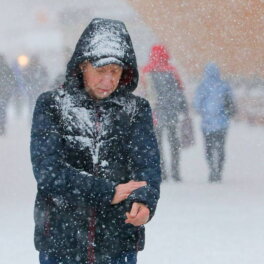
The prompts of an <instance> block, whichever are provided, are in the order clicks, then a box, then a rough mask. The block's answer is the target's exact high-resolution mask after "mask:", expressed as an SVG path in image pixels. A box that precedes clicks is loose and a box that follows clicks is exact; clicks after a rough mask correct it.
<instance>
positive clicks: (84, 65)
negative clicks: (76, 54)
mask: <svg viewBox="0 0 264 264" xmlns="http://www.w3.org/2000/svg"><path fill="white" fill-rule="evenodd" d="M87 64H88V62H87V61H84V62H82V63H81V64H79V69H80V70H81V72H84V71H85V69H86V67H87Z"/></svg>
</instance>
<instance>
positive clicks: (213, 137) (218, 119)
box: [194, 63, 235, 182]
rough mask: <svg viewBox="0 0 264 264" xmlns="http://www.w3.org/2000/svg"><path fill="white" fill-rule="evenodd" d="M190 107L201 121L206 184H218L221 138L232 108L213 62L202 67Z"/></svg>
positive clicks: (226, 87)
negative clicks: (207, 172) (207, 166)
mask: <svg viewBox="0 0 264 264" xmlns="http://www.w3.org/2000/svg"><path fill="white" fill-rule="evenodd" d="M194 107H195V109H196V110H197V112H198V113H199V114H200V115H201V118H202V131H203V135H204V140H205V150H206V158H207V161H208V165H209V168H210V175H209V181H210V182H220V181H221V180H222V171H223V165H224V160H225V150H224V146H225V138H226V133H227V129H228V126H229V121H230V118H231V117H232V116H233V115H234V113H235V105H234V101H233V95H232V90H231V88H230V86H229V84H228V83H227V82H226V81H224V80H222V79H221V77H220V70H219V68H218V66H217V65H216V64H215V63H208V64H207V65H206V66H205V69H204V76H203V79H202V81H201V83H200V84H199V86H198V88H197V90H196V94H195V98H194Z"/></svg>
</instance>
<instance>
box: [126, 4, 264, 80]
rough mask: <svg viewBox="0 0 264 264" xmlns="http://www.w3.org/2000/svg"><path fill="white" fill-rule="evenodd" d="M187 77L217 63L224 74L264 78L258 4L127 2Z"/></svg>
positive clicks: (263, 11) (262, 14)
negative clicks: (166, 48)
mask: <svg viewBox="0 0 264 264" xmlns="http://www.w3.org/2000/svg"><path fill="white" fill-rule="evenodd" d="M127 1H128V2H129V3H130V4H131V5H132V6H133V7H134V8H135V9H136V10H137V11H138V12H139V13H140V14H141V17H142V18H143V19H144V21H145V22H146V23H147V24H148V25H149V26H151V27H152V29H153V30H154V32H155V33H156V34H157V36H158V38H159V40H160V41H161V42H162V43H163V44H165V45H167V46H168V47H169V50H170V52H171V54H172V56H173V57H174V58H175V60H176V61H177V62H178V63H179V64H180V65H181V66H182V67H183V69H184V70H185V71H186V72H187V73H188V75H193V74H196V75H197V74H201V72H202V68H203V66H204V64H205V63H206V62H208V61H212V60H213V61H216V62H217V63H218V65H220V67H221V69H222V70H223V72H224V73H232V74H236V75H243V76H245V75H261V76H262V77H264V70H263V62H264V34H263V29H264V1H263V0H232V1H231V0H224V1H223V0H199V1H197V0H187V1H186V0H177V1H175V0H162V1H153V0H144V1H141V0H127Z"/></svg>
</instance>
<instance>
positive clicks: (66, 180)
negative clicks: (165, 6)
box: [31, 18, 161, 264]
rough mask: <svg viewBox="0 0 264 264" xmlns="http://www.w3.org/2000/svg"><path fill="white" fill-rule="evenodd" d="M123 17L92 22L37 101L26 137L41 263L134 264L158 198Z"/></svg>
mask: <svg viewBox="0 0 264 264" xmlns="http://www.w3.org/2000/svg"><path fill="white" fill-rule="evenodd" d="M137 83H138V70H137V63H136V57H135V53H134V49H133V46H132V42H131V39H130V36H129V34H128V32H127V30H126V27H125V25H124V24H123V23H122V22H121V21H117V20H110V19H102V18H96V19H94V20H92V22H91V23H90V24H89V25H88V27H87V28H86V29H85V31H84V32H83V34H82V35H81V37H80V39H79V41H78V42H77V45H76V48H75V51H74V53H73V55H72V57H71V59H70V61H69V63H68V65H67V71H66V81H65V82H64V84H63V85H62V87H59V88H58V89H54V90H52V91H49V92H46V93H43V94H41V95H40V96H39V98H38V100H37V103H36V107H35V111H34V117H33V123H32V132H31V160H32V165H33V172H34V175H35V178H36V181H37V187H38V192H37V197H36V202H35V213H34V219H35V236H34V238H35V246H36V249H37V250H38V251H39V252H40V255H39V258H40V263H41V264H59V263H63V264H73V263H74V264H77V263H80V264H90V263H99V264H117V263H130V264H135V263H136V261H137V252H138V251H139V250H143V248H144V242H145V238H144V224H146V223H147V222H148V221H150V219H151V218H152V217H153V215H154V213H155V209H156V206H157V202H158V199H159V195H160V182H161V176H160V173H161V172H160V158H159V151H158V146H157V141H156V138H155V134H154V131H153V124H152V114H151V109H150V106H149V103H148V101H146V100H145V99H143V98H140V97H137V96H135V95H133V94H132V92H133V91H134V90H135V88H136V87H137Z"/></svg>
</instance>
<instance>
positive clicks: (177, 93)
mask: <svg viewBox="0 0 264 264" xmlns="http://www.w3.org/2000/svg"><path fill="white" fill-rule="evenodd" d="M169 59H170V56H169V53H168V51H167V50H166V48H165V46H163V45H154V46H153V47H152V49H151V53H150V57H149V63H148V64H147V65H146V66H145V67H144V68H143V78H144V80H147V78H146V76H147V75H148V76H149V77H150V78H149V79H150V80H149V79H148V82H147V81H145V82H147V83H148V84H147V85H146V86H147V89H149V90H150V92H147V94H150V97H152V98H153V99H152V100H151V99H150V101H151V102H152V104H153V108H154V111H155V117H154V118H155V120H156V123H157V124H156V133H157V138H158V142H159V147H160V150H161V151H162V150H163V152H162V153H163V154H162V155H161V158H162V159H161V168H162V176H163V179H164V180H165V179H167V178H168V174H169V171H168V170H167V169H166V166H165V153H164V148H163V144H162V143H163V140H162V139H163V136H164V135H165V132H167V140H168V143H169V146H170V152H171V153H170V154H171V173H172V178H173V179H174V180H175V181H181V176H180V168H179V161H180V147H181V143H180V133H179V119H180V117H181V118H182V119H187V118H189V114H188V106H187V101H186V98H185V95H184V89H183V84H182V81H181V79H180V77H179V75H178V73H177V70H176V68H175V67H174V66H173V65H171V64H170V63H169ZM153 94H155V95H156V96H155V98H154V96H153Z"/></svg>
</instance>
